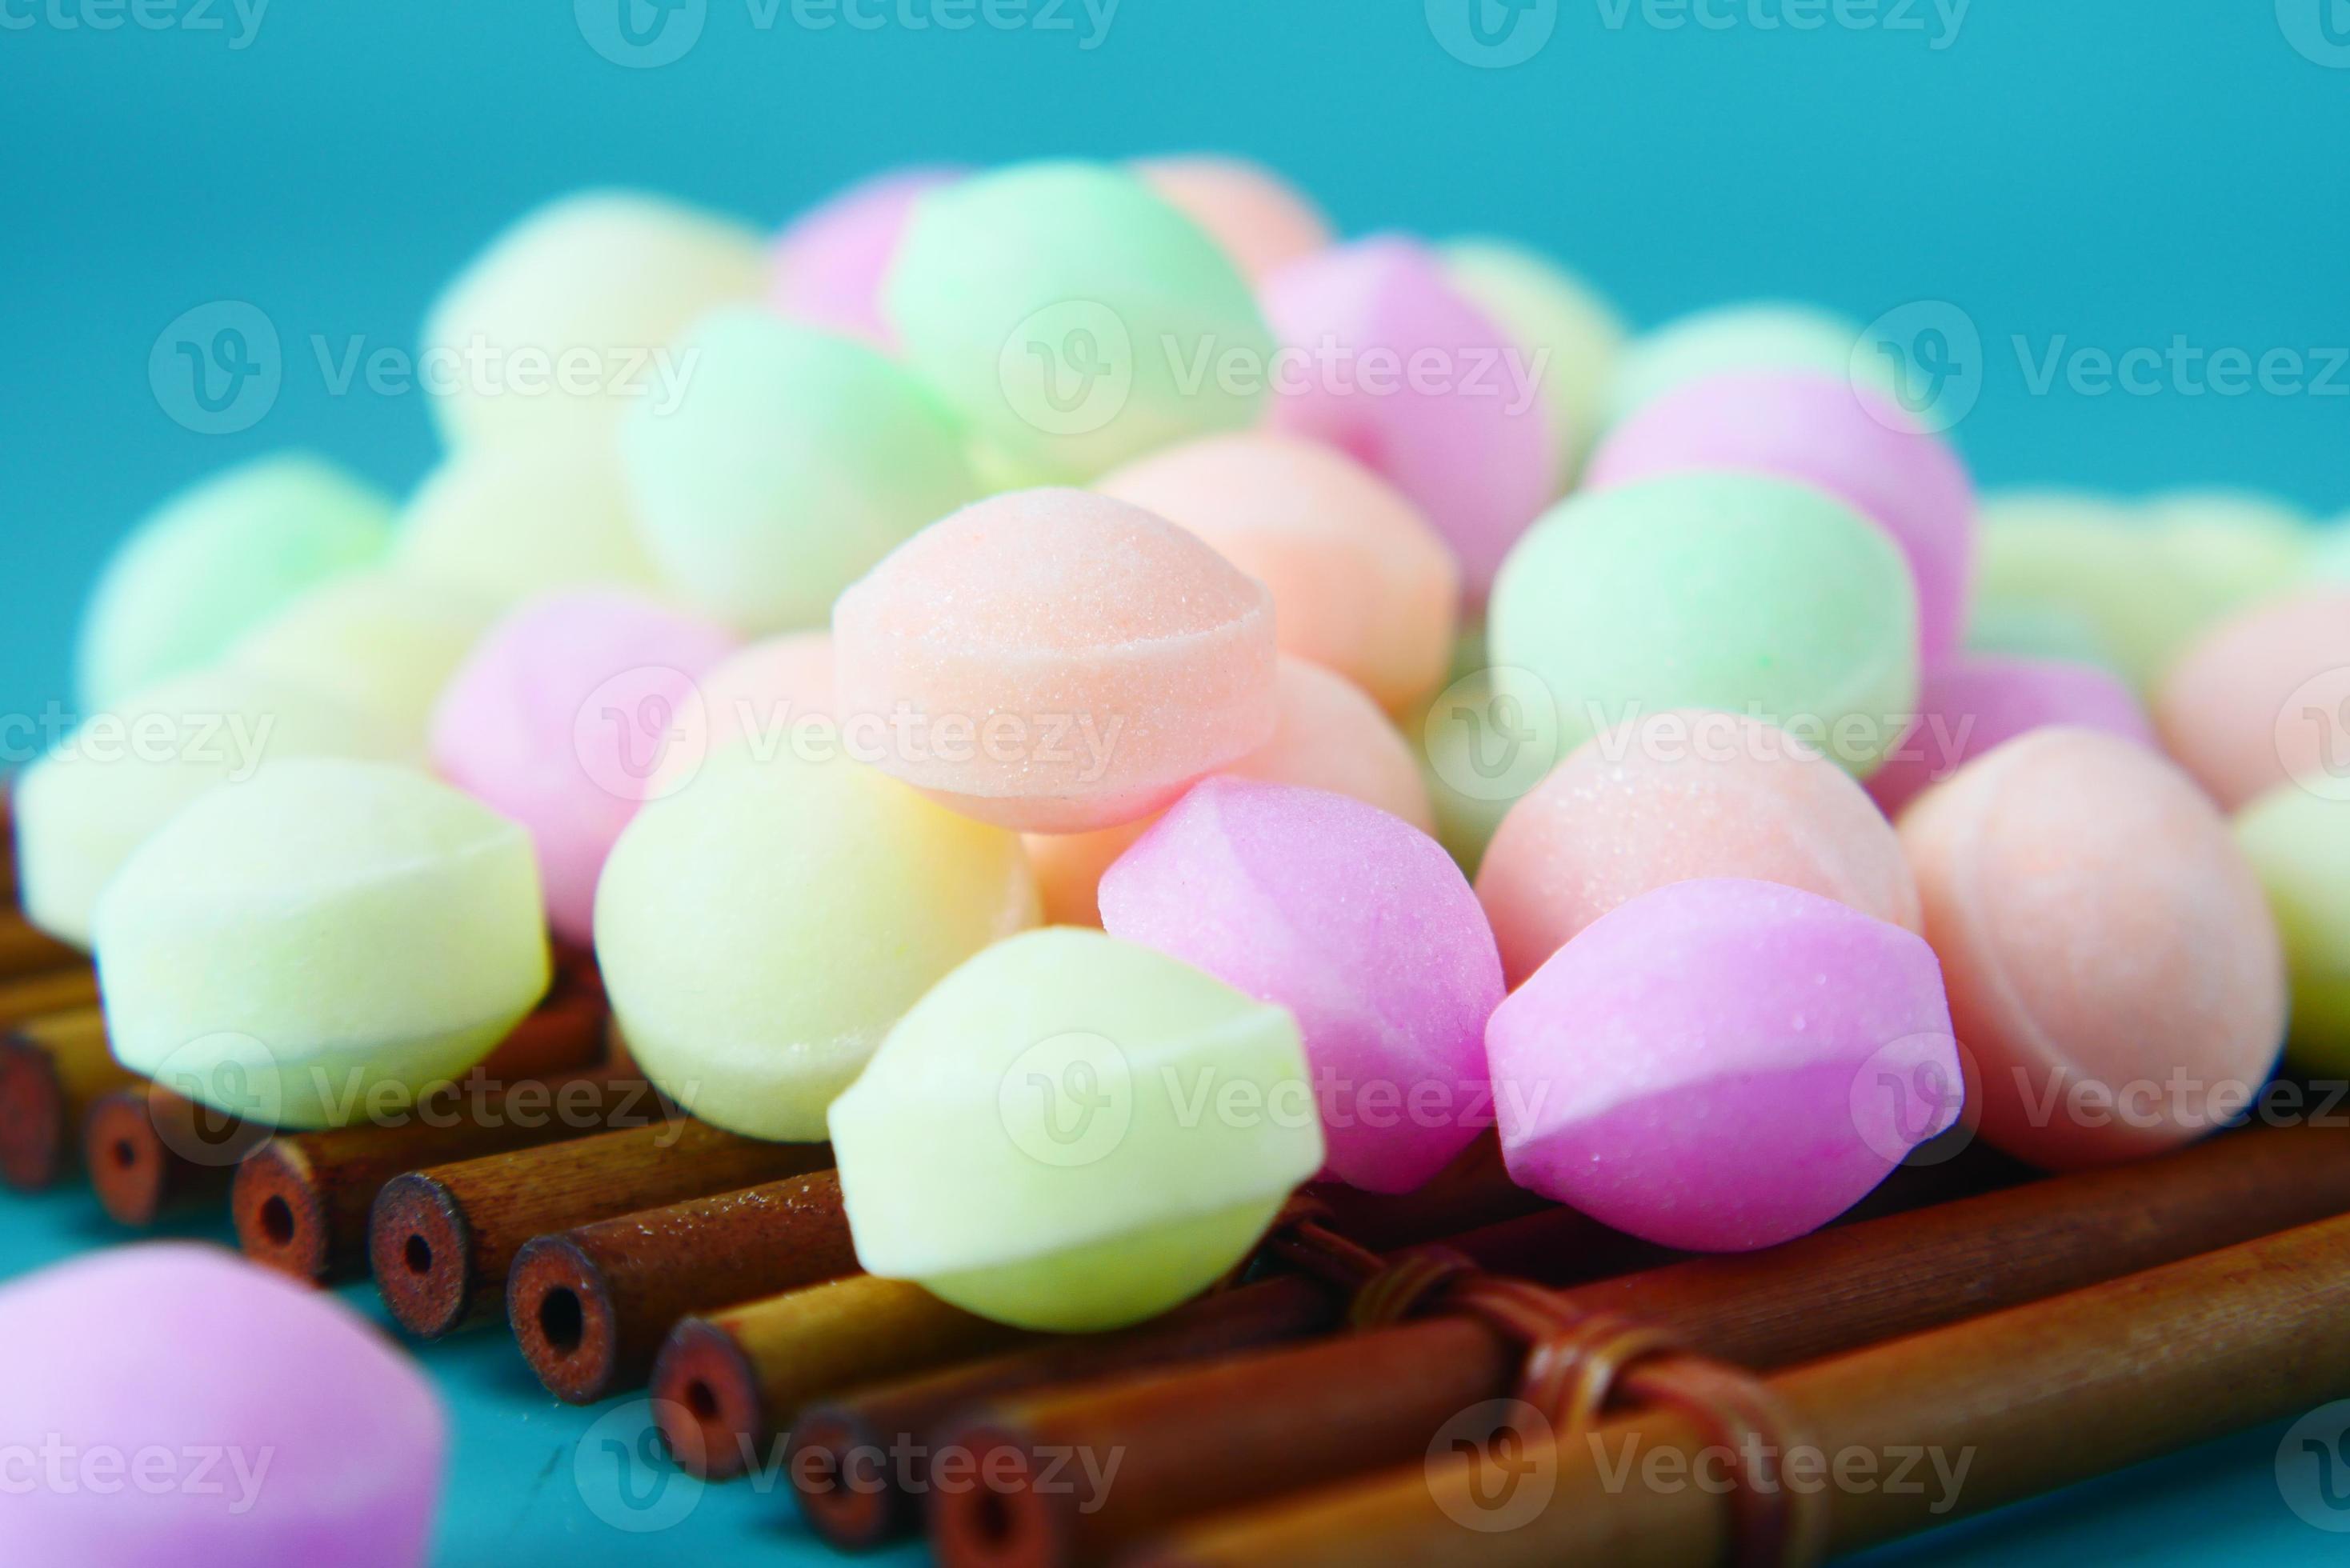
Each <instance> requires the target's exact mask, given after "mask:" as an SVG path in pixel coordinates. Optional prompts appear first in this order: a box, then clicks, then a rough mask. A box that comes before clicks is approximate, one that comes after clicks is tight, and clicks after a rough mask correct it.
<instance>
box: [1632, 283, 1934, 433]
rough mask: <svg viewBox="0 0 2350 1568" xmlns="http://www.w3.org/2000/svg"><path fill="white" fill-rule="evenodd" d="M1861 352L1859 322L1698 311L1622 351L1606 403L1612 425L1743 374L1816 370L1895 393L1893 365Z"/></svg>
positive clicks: (1802, 312) (1758, 307)
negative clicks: (1691, 389)
mask: <svg viewBox="0 0 2350 1568" xmlns="http://www.w3.org/2000/svg"><path fill="white" fill-rule="evenodd" d="M1864 347H1865V346H1864V344H1863V340H1862V336H1861V327H1860V324H1859V323H1858V322H1856V321H1854V320H1852V319H1851V318H1850V317H1843V316H1839V315H1837V314H1836V313H1835V312H1834V311H1832V310H1822V309H1820V308H1818V307H1817V306H1810V305H1797V304H1792V303H1789V302H1786V301H1777V300H1763V301H1756V302H1752V303H1749V304H1742V305H1722V306H1713V307H1712V308H1711V309H1707V310H1700V311H1694V312H1692V313H1691V314H1690V315H1688V316H1684V317H1679V319H1678V320H1674V321H1669V322H1667V323H1666V324H1665V325H1664V326H1662V327H1658V328H1656V329H1655V330H1654V331H1652V332H1648V333H1646V334H1644V335H1642V336H1641V337H1636V338H1634V339H1633V340H1632V343H1631V345H1630V346H1629V347H1628V348H1626V349H1625V351H1624V357H1623V358H1622V359H1621V360H1620V361H1619V363H1618V368H1617V374H1616V383H1615V386H1614V388H1613V389H1611V390H1610V393H1609V396H1608V405H1609V410H1610V415H1611V421H1610V422H1613V421H1615V420H1621V419H1624V418H1627V417H1628V416H1629V415H1630V414H1631V413H1632V412H1633V411H1634V410H1638V409H1639V408H1641V407H1643V406H1645V405H1646V404H1648V403H1650V402H1653V401H1654V400H1657V399H1658V398H1660V397H1662V396H1663V395H1664V394H1665V393H1667V392H1669V391H1671V390H1672V389H1674V388H1676V387H1679V386H1682V385H1684V384H1686V383H1688V382H1690V381H1696V380H1702V379H1705V378H1706V377H1709V376H1720V375H1726V374H1730V373H1733V372H1736V371H1742V370H1816V371H1820V372H1823V373H1825V374H1827V375H1831V376H1856V377H1857V378H1858V379H1860V380H1861V381H1862V382H1864V383H1865V384H1866V385H1869V386H1873V387H1876V388H1877V389H1878V390H1880V391H1886V390H1890V389H1892V388H1893V380H1894V378H1893V372H1892V367H1891V365H1890V363H1889V362H1888V361H1886V360H1884V359H1882V358H1879V357H1878V356H1877V355H1875V354H1873V353H1867V352H1859V353H1856V349H1862V348H1864Z"/></svg>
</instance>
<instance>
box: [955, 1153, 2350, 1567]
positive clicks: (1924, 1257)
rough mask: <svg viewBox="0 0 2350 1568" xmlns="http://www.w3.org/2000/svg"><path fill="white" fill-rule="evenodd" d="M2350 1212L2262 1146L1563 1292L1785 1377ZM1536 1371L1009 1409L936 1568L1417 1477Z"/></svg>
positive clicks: (1453, 1371) (1001, 1415) (1399, 1353)
mask: <svg viewBox="0 0 2350 1568" xmlns="http://www.w3.org/2000/svg"><path fill="white" fill-rule="evenodd" d="M2344 1210H2350V1134H2345V1133H2344V1132H2342V1131H2339V1130H2336V1129H2321V1128H2316V1127H2293V1128H2267V1129H2261V1130H2256V1131H2250V1132H2244V1133H2240V1134H2234V1135H2230V1136H2228V1137H2221V1138H2218V1139H2214V1140H2212V1141H2210V1142H2209V1143H2206V1144H2203V1145H2200V1146H2198V1147H2193V1148H2190V1149H2187V1150H2183V1151H2181V1152H2179V1153H2177V1154H2173V1155H2170V1156H2168V1157H2165V1158H2161V1159H2158V1160H2152V1161H2148V1162H2147V1163H2144V1164H2140V1165H2135V1166H2130V1167H2126V1168H2113V1169H2106V1170H2099V1171H2093V1172H2087V1173H2083V1174H2079V1175H2073V1176H2065V1177H2060V1178H2055V1179H2050V1180H2046V1181H2043V1182H2039V1183H2036V1184H2033V1185H2032V1186H2030V1187H2026V1188H2019V1189H2008V1190H2003V1191H1998V1192H1993V1193H1991V1194H1988V1195H1985V1196H1982V1197H1978V1198H1972V1199H1962V1200H1960V1201H1958V1202H1955V1203H1948V1204H1943V1205H1940V1206H1939V1207H1936V1208H1932V1209H1927V1210H1919V1211H1918V1212H1915V1213H1911V1214H1908V1215H1903V1216H1900V1217H1898V1218H1890V1219H1885V1220H1870V1221H1866V1222H1865V1223H1862V1224H1857V1225H1850V1226H1842V1227H1837V1228H1834V1229H1831V1230H1827V1231H1820V1232H1817V1233H1816V1234H1814V1235H1811V1236H1808V1237H1805V1238H1803V1239H1802V1240H1800V1241H1791V1242H1788V1243H1786V1244H1784V1245H1783V1246H1779V1247H1775V1248H1772V1249H1770V1250H1768V1251H1761V1252H1753V1253H1745V1254H1737V1255H1725V1256H1718V1257H1708V1258H1700V1259H1695V1260H1692V1261H1690V1262H1682V1263H1678V1264H1674V1265H1672V1266H1670V1267H1668V1268H1664V1269H1659V1270H1654V1271H1651V1272H1647V1273H1641V1274H1634V1275H1630V1276H1627V1277H1625V1278H1621V1279H1616V1280H1608V1281H1603V1282H1598V1283H1596V1284H1590V1285H1585V1286H1581V1287H1579V1288H1576V1289H1574V1290H1571V1291H1567V1292H1565V1293H1564V1295H1565V1299H1566V1300H1567V1301H1568V1302H1569V1303H1571V1304H1573V1305H1574V1306H1576V1307H1579V1308H1584V1309H1586V1310H1589V1311H1593V1312H1607V1313H1614V1314H1620V1315H1623V1316H1627V1317H1630V1318H1632V1319H1634V1320H1636V1321H1638V1322H1641V1323H1645V1324H1654V1325H1657V1326H1659V1327H1662V1328H1665V1329H1667V1330H1669V1331H1671V1332H1672V1333H1674V1334H1676V1335H1677V1336H1679V1338H1680V1339H1681V1340H1682V1342H1683V1343H1686V1344H1689V1345H1693V1346H1697V1347H1700V1348H1702V1349H1703V1350H1704V1352H1705V1353H1706V1354H1707V1355H1711V1356H1715V1357H1717V1358H1720V1359H1722V1360H1727V1361H1731V1362H1734V1363H1737V1364H1739V1365H1741V1366H1755V1367H1763V1368H1769V1367H1774V1366H1788V1365H1792V1364H1793V1363H1795V1362H1797V1361H1801V1360H1805V1359H1808V1358H1811V1357H1814V1356H1819V1355H1830V1354H1834V1353H1835V1352H1838V1351H1841V1350H1846V1349H1849V1348H1850V1347H1852V1346H1853V1345H1861V1344H1868V1343H1873V1342H1875V1341H1877V1340H1881V1339H1885V1338H1887V1337H1890V1336H1892V1335H1895V1334H1907V1333H1915V1332H1917V1331H1918V1330H1921V1329H1926V1328H1930V1327H1934V1326H1937V1325H1939V1324H1946V1323H1950V1322H1951V1321H1953V1320H1956V1319H1959V1318H1961V1317H1965V1316H1969V1315H1970V1314H1979V1313H1982V1312H1987V1311H1991V1310H1993V1309H1995V1308H2000V1307H2005V1306H2010V1305H2013V1304H2015V1303H2022V1302H2027V1301H2033V1300H2037V1299H2039V1298H2042V1297H2044V1296H2048V1295H2052V1294H2054V1293H2058V1292H2062V1291H2066V1290H2072V1289H2075V1288H2078V1287H2080V1286H2082V1285H2085V1284H2088V1283H2090V1282H2095V1281H2098V1280H2105V1279H2111V1278H2113V1277H2115V1276H2116V1275H2120V1274H2124V1273H2127V1272H2131V1271H2133V1270H2137V1269H2143V1268H2147V1267H2151V1266H2153V1265H2156V1264H2158V1263H2165V1262H2170V1261H2172V1260H2175V1259H2178V1258H2181V1257H2186V1256H2189V1255H2192V1254H2194V1253H2198V1252H2203V1251H2210V1249H2212V1248H2215V1247H2220V1246H2226V1245H2229V1244H2231V1243H2234V1242H2239V1241H2244V1240H2245V1239H2247V1238H2249V1237H2252V1236H2257V1235H2262V1234H2265V1233H2268V1232H2271V1231H2279V1230H2282V1229H2284V1228H2286V1227H2289V1226H2293V1225H2297V1224H2302V1223H2305V1222H2307V1221H2309V1220H2313V1219H2316V1218H2318V1217H2321V1216H2324V1215H2330V1214H2338V1213H2341V1212H2343V1211H2344ZM1522 1360H1523V1353H1522V1349H1521V1347H1520V1346H1518V1345H1515V1344H1513V1343H1512V1342H1511V1341H1510V1340H1509V1339H1508V1338H1507V1337H1506V1336H1505V1335H1503V1334H1502V1333H1501V1331H1499V1330H1498V1329H1496V1328H1494V1327H1492V1326H1491V1325H1489V1324H1487V1323H1486V1322H1484V1321H1483V1320H1482V1319H1481V1318H1477V1317H1473V1316H1467V1315H1450V1316H1446V1315H1438V1316H1430V1317H1426V1318H1423V1319H1420V1320H1418V1321H1414V1322H1411V1323H1408V1324H1402V1325H1400V1326H1397V1327H1392V1328H1386V1329H1379V1330H1376V1331H1371V1332H1367V1333H1361V1334H1348V1335H1343V1336H1340V1337H1337V1338H1333V1339H1328V1340H1324V1341H1321V1342H1318V1343H1315V1344H1312V1345H1305V1346H1302V1347H1298V1348H1294V1349H1286V1350H1275V1351H1266V1352H1261V1353H1258V1354H1255V1355H1243V1356H1235V1357H1231V1358H1228V1359H1225V1360H1222V1361H1220V1362H1216V1363H1214V1364H1211V1365H1209V1366H1191V1367H1187V1368H1185V1369H1183V1370H1182V1371H1181V1372H1180V1374H1160V1375H1153V1374H1143V1375H1139V1376H1128V1377H1123V1378H1118V1379H1114V1380H1108V1381H1104V1382H1099V1383H1095V1384H1090V1385H1080V1386H1075V1387H1064V1388H1058V1389H1054V1390H1051V1391H1048V1392H1044V1393H1039V1394H1035V1395H1032V1396H1028V1397H1018V1398H1012V1399H1005V1400H1003V1401H1000V1402H998V1403H997V1404H995V1405H994V1406H993V1407H991V1408H989V1409H987V1410H986V1411H983V1412H981V1413H979V1414H978V1415H976V1416H974V1417H972V1418H971V1419H969V1420H967V1421H965V1422H963V1423H961V1424H959V1425H957V1426H956V1427H954V1428H951V1430H949V1431H948V1432H947V1433H946V1434H944V1435H943V1436H942V1437H941V1446H942V1448H949V1449H957V1450H959V1451H960V1452H959V1457H961V1458H969V1457H973V1456H978V1455H981V1454H986V1455H988V1456H990V1463H991V1465H992V1466H993V1473H994V1474H995V1475H997V1476H998V1477H1001V1478H1003V1481H1004V1484H1003V1486H1001V1487H998V1488H989V1489H966V1490H962V1491H961V1492H960V1493H957V1494H948V1493H945V1492H943V1491H941V1493H939V1494H938V1495H937V1496H936V1497H935V1498H934V1499H933V1502H932V1519H933V1521H934V1523H935V1525H936V1527H937V1529H938V1531H939V1532H940V1533H939V1543H940V1549H941V1561H942V1562H944V1563H949V1564H951V1565H968V1564H978V1563H989V1564H994V1563H1088V1562H1097V1561H1100V1560H1102V1559H1104V1558H1105V1557H1107V1556H1108V1555H1109V1554H1111V1553H1113V1552H1116V1551H1117V1550H1118V1548H1120V1547H1123V1546H1126V1545H1128V1544H1130V1543H1132V1542H1136V1541H1138V1540H1139V1539H1141V1538H1143V1537H1145V1536H1148V1535H1149V1534H1152V1533H1155V1532H1159V1531H1160V1530H1163V1529H1165V1528H1166V1527H1168V1526H1169V1525H1170V1523H1172V1522H1173V1521H1177V1520H1179V1519H1181V1518H1183V1517H1186V1516H1188V1515H1191V1514H1196V1513H1202V1512H1206V1511H1213V1510H1222V1509H1228V1508H1232V1507H1236V1506H1240V1505H1243V1504H1245V1503H1248V1502H1251V1501H1255V1500H1258V1499H1261V1498H1265V1497H1271V1496H1276V1495H1279V1494H1281V1493H1284V1492H1290V1491H1296V1490H1303V1489H1305V1488H1308V1487H1313V1486H1317V1485H1322V1484H1325V1483H1327V1482H1331V1481H1334V1480H1338V1479H1339V1478H1342V1477H1344V1476H1347V1475H1351V1474H1357V1473H1359V1472H1362V1471H1365V1470H1370V1469H1378V1468H1379V1467H1381V1466H1385V1465H1390V1464H1401V1463H1404V1462H1406V1461H1407V1460H1409V1459H1413V1458H1414V1457H1416V1456H1418V1455H1419V1454H1420V1453H1422V1451H1423V1450H1424V1449H1425V1448H1426V1446H1427V1444H1428V1442H1429V1441H1430V1438H1431V1436H1432V1435H1433V1434H1435V1433H1436V1432H1437V1431H1438V1429H1439V1428H1440V1427H1442V1426H1443V1424H1444V1423H1445V1422H1446V1420H1447V1419H1448V1418H1450V1417H1453V1416H1454V1415H1455V1414H1457V1413H1458V1412H1460V1411H1461V1410H1463V1409H1466V1408H1469V1407H1472V1406H1476V1405H1479V1404H1481V1403H1482V1402H1485V1401H1489V1400H1493V1399H1498V1398H1502V1397H1505V1396H1507V1395H1508V1394H1509V1393H1510V1392H1511V1390H1512V1389H1513V1386H1514V1385H1515V1381H1516V1378H1517V1376H1518V1372H1519V1368H1520V1365H1521V1362H1522ZM1071 1452H1095V1453H1101V1454H1107V1453H1111V1452H1116V1453H1118V1454H1119V1455H1120V1456H1121V1469H1120V1470H1119V1474H1118V1488H1117V1490H1116V1494H1115V1495H1114V1496H1112V1497H1110V1498H1108V1499H1107V1501H1106V1502H1098V1501H1097V1500H1093V1499H1090V1498H1087V1497H1086V1496H1084V1495H1082V1494H1081V1493H1080V1492H1078V1491H1076V1490H1071V1489H1066V1488H1057V1489H1044V1488H1040V1487H1037V1486H1035V1485H1033V1484H1027V1483H1030V1482H1033V1480H1034V1479H1035V1478H1037V1477H1039V1476H1041V1475H1043V1474H1045V1470H1046V1467H1047V1466H1048V1465H1049V1464H1051V1463H1052V1456H1054V1455H1056V1454H1063V1453H1071ZM966 1468H967V1467H966Z"/></svg>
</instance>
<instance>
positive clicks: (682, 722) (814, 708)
mask: <svg viewBox="0 0 2350 1568" xmlns="http://www.w3.org/2000/svg"><path fill="white" fill-rule="evenodd" d="M697 685H698V686H699V687H700V695H701V701H686V702H684V703H682V704H681V705H680V706H679V707H678V708H677V709H676V711H675V712H676V719H677V723H676V727H675V729H674V730H673V731H672V732H671V735H670V737H669V740H668V742H667V743H666V744H664V745H663V746H662V747H661V751H660V761H659V762H658V763H656V764H655V766H654V771H653V774H652V777H651V779H650V782H649V783H648V784H647V786H646V789H645V793H644V798H645V799H647V800H659V799H660V798H661V797H663V796H664V795H670V794H676V793H677V792H678V791H679V790H681V789H684V788H686V787H688V786H689V785H691V784H692V783H693V781H694V779H695V778H696V777H698V776H699V775H700V774H701V772H702V768H703V767H705V766H707V765H709V764H710V763H712V762H718V763H725V762H727V761H730V760H732V759H733V758H736V757H738V756H748V757H750V758H751V759H752V760H754V761H764V760H766V759H767V758H769V757H772V756H773V755H774V754H775V752H776V751H777V750H781V749H785V748H790V747H794V746H805V747H810V748H813V747H817V746H824V745H837V744H838V742H839V741H840V734H839V728H838V723H837V720H836V719H835V717H834V713H833V701H832V637H831V634H830V633H828V632H821V631H793V632H785V634H784V635H782V636H781V637H771V638H767V639H764V640H762V641H759V642H754V643H752V644H751V645H750V646H748V647H746V648H743V649H737V650H735V651H734V652H733V653H731V654H729V655H727V656H726V657H725V658H724V659H720V660H718V661H717V662H716V663H714V664H712V665H711V666H710V667H709V668H708V669H706V670H703V671H702V675H701V679H700V680H699V681H698V682H697Z"/></svg>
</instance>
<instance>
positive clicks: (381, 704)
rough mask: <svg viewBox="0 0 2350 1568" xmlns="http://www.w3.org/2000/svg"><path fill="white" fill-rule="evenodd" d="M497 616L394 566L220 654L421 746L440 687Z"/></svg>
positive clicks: (311, 598) (301, 606)
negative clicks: (366, 717) (343, 706)
mask: <svg viewBox="0 0 2350 1568" xmlns="http://www.w3.org/2000/svg"><path fill="white" fill-rule="evenodd" d="M496 618H497V606H496V605H495V604H494V603H493V602H492V601H490V600H487V599H483V598H477V597H473V596H472V595H470V594H466V593H463V592H459V591H457V590H454V589H451V588H446V587H441V586H440V585H438V584H433V583H426V582H421V581H419V580H417V579H415V578H413V577H411V576H406V575H404V574H402V573H398V572H392V571H372V572H354V573H352V574H350V575H348V576H341V577H338V578H336V579H335V580H334V581H332V582H329V583H326V584H324V585H322V586H320V587H316V588H313V589H312V590H310V592H308V593H307V594H304V595H303V596H302V597H300V598H298V599H296V600H295V601H294V602H293V603H292V604H290V605H288V606H287V607H286V608H285V609H283V610H281V611H279V612H278V613H277V614H276V616H275V617H273V618H270V619H269V620H266V621H265V622H263V623H262V624H261V625H260V626H257V627H255V628H254V629H253V630H252V631H250V632H248V633H247V634H246V635H245V636H244V638H243V639H241V640H240V641H239V642H238V643H237V644H236V646H235V647H234V648H233V649H230V650H229V655H228V659H227V661H226V662H227V664H228V666H229V668H231V669H233V670H242V671H244V672H245V673H247V674H251V675H258V676H262V677H265V678H266V679H269V680H277V681H282V682H284V683H285V684H286V685H288V686H298V687H302V688H304V689H305V690H307V691H315V692H317V694H318V695H320V696H322V697H326V698H329V699H331V700H333V701H338V702H342V703H346V704H348V705H349V706H351V707H354V708H358V709H360V710H362V711H367V712H369V713H372V714H374V715H375V716H376V717H377V718H378V719H379V720H380V721H381V722H383V723H385V724H387V725H389V726H390V728H391V730H392V731H393V732H394V733H396V734H397V735H399V736H400V737H401V738H402V740H403V741H406V740H411V739H412V740H413V741H414V742H416V743H417V744H419V745H421V743H422V737H423V735H424V732H425V729H426V727H427V725H428V724H429V722H430V721H431V719H432V704H433V701H434V700H435V699H436V698H438V697H439V696H440V695H441V689H442V687H444V686H446V685H447V684H448V683H449V678H450V677H451V676H452V675H454V674H455V673H456V672H457V666H458V665H460V664H462V663H463V662H464V659H465V655H466V654H467V653H468V652H469V651H470V650H471V649H473V644H474V643H475V642H477V641H478V640H480V639H481V636H482V634H483V633H484V632H485V631H487V630H488V629H489V628H490V623H491V622H492V621H493V620H494V619H496Z"/></svg>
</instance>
